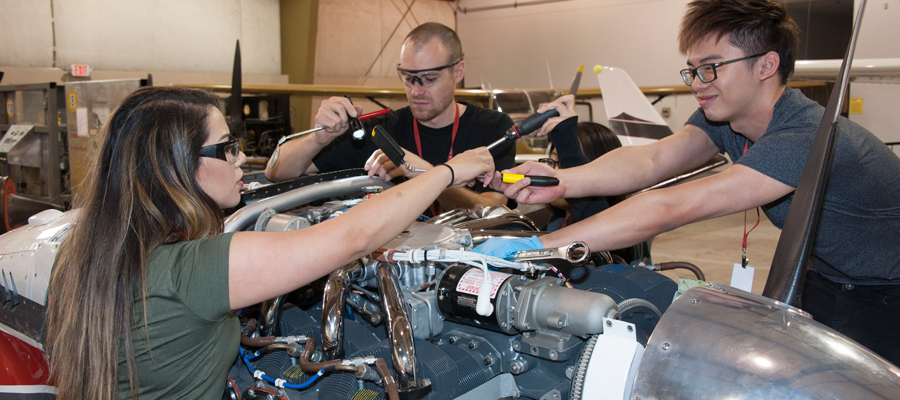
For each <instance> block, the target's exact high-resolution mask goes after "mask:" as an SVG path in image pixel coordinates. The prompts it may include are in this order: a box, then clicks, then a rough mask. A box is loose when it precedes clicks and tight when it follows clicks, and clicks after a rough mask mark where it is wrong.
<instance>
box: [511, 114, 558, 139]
mask: <svg viewBox="0 0 900 400" xmlns="http://www.w3.org/2000/svg"><path fill="white" fill-rule="evenodd" d="M558 116H559V111H557V110H556V109H553V110H550V111H545V112H542V113H540V114H538V113H535V114H531V115H529V116H528V117H526V118H525V119H523V120H522V121H521V122H519V123H518V124H517V125H516V131H517V132H518V133H519V137H522V136H528V134H530V133H531V132H534V131H536V130H538V129H540V128H541V127H542V126H544V123H545V122H547V120H548V119H550V118H553V117H558Z"/></svg>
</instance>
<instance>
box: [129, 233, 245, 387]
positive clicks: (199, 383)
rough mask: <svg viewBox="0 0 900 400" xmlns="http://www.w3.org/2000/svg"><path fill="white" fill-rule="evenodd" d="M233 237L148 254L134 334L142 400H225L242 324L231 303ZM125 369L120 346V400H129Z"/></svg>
mask: <svg viewBox="0 0 900 400" xmlns="http://www.w3.org/2000/svg"><path fill="white" fill-rule="evenodd" d="M232 235H233V234H232V233H227V234H222V235H216V236H213V237H210V238H205V239H199V240H191V241H185V242H181V243H176V244H170V245H163V246H159V247H157V248H156V249H154V250H153V251H151V252H150V256H149V259H148V262H147V282H146V284H147V303H146V304H147V330H146V331H145V330H144V320H143V313H142V311H141V308H140V307H141V305H140V301H137V302H135V315H134V319H135V324H134V326H133V330H132V335H133V342H134V352H135V360H136V364H137V370H138V378H139V379H140V391H139V396H140V399H141V400H152V399H215V400H219V399H221V398H222V393H223V392H224V390H225V377H226V376H227V374H228V370H229V369H230V368H231V366H232V364H233V363H234V361H235V359H236V358H237V353H238V345H239V343H240V322H238V318H237V317H236V316H235V315H234V313H233V312H232V311H231V309H230V307H229V302H228V248H229V244H230V243H231V236H232ZM148 334H149V343H150V348H149V351H148V348H147V343H148V340H147V338H148ZM151 353H152V355H151ZM127 368H128V367H127V365H126V363H125V357H124V347H123V346H120V352H119V398H120V399H130V398H131V392H130V388H129V382H128V369H127Z"/></svg>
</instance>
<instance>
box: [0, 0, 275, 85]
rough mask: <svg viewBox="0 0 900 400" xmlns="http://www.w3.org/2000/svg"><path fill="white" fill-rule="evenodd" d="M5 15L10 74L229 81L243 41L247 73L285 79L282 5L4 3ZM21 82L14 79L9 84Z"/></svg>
mask: <svg viewBox="0 0 900 400" xmlns="http://www.w3.org/2000/svg"><path fill="white" fill-rule="evenodd" d="M0 10H2V12H0V70H4V71H5V70H6V69H12V68H6V67H15V68H55V67H58V68H65V67H67V66H69V65H70V64H88V65H90V66H91V67H93V68H94V69H95V70H96V71H141V72H142V73H143V72H147V71H149V72H153V71H158V72H187V73H203V74H216V73H221V74H229V75H230V73H231V67H232V60H233V54H234V44H235V41H236V40H238V39H240V40H241V49H242V57H243V63H242V64H243V71H244V73H247V74H256V75H259V74H263V75H278V74H280V73H281V44H280V43H281V42H280V40H281V39H280V38H281V36H280V25H279V3H278V0H192V1H176V0H155V1H150V0H77V1H76V0H52V1H24V0H0ZM54 42H55V45H54ZM54 52H55V54H54ZM16 71H17V72H19V71H21V70H16ZM15 80H17V78H16V76H14V75H13V76H11V75H10V74H9V73H7V76H6V77H5V78H4V80H3V84H7V83H14V82H13V81H15ZM226 81H227V80H226Z"/></svg>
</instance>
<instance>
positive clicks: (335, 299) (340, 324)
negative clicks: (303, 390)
mask: <svg viewBox="0 0 900 400" xmlns="http://www.w3.org/2000/svg"><path fill="white" fill-rule="evenodd" d="M362 268H363V265H362V263H361V262H359V261H358V260H357V261H354V262H352V263H350V264H347V265H345V266H343V267H341V268H339V269H337V270H335V271H334V272H332V273H331V275H329V276H328V281H327V282H325V293H324V294H323V295H322V350H323V351H324V352H325V359H326V360H337V359H341V358H344V306H345V304H346V299H347V287H348V286H349V285H350V276H351V275H352V274H353V273H354V272H356V271H359V270H361V269H362Z"/></svg>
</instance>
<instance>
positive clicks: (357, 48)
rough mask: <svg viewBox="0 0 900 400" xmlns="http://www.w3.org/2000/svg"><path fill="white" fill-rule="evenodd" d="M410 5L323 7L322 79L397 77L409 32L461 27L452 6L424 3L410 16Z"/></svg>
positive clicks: (338, 3)
mask: <svg viewBox="0 0 900 400" xmlns="http://www.w3.org/2000/svg"><path fill="white" fill-rule="evenodd" d="M409 3H410V1H409V0H407V2H404V1H403V0H376V1H372V0H322V1H320V3H319V31H318V34H317V38H316V40H317V42H316V75H317V76H331V77H334V76H343V77H359V78H362V77H376V78H386V77H393V76H395V75H396V65H397V63H398V62H399V60H400V45H401V43H402V42H403V38H404V37H406V35H407V34H408V33H409V31H411V30H412V29H413V28H414V27H416V26H417V25H419V24H421V23H424V22H428V21H435V22H440V23H443V24H445V25H447V26H450V27H451V28H452V27H454V26H455V22H454V20H455V18H454V15H453V10H452V8H451V7H450V5H449V4H448V3H447V2H445V1H437V0H419V1H416V2H415V3H414V4H413V6H412V8H411V10H410V12H409V13H407V12H406V11H407V9H408V8H409ZM404 14H405V17H404ZM382 48H384V51H383V52H381V49H382ZM379 52H381V55H380V56H379ZM367 71H368V73H367Z"/></svg>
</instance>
